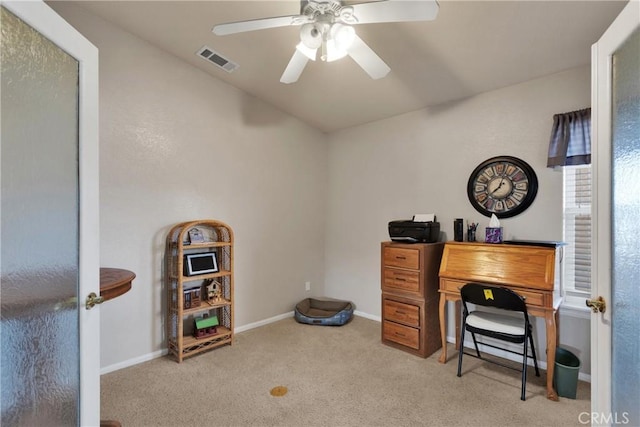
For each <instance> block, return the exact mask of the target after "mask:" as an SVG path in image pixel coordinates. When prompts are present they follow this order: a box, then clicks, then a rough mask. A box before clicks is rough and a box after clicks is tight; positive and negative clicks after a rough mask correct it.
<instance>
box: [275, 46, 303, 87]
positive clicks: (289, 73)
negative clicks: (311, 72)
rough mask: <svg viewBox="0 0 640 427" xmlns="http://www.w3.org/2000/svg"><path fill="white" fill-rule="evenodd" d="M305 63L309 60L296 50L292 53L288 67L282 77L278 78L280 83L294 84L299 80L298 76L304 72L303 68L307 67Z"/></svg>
mask: <svg viewBox="0 0 640 427" xmlns="http://www.w3.org/2000/svg"><path fill="white" fill-rule="evenodd" d="M307 62H309V58H307V57H306V55H305V54H304V53H302V52H300V51H299V50H298V49H296V51H295V52H294V53H293V56H292V57H291V60H290V61H289V65H287V68H286V69H285V70H284V73H282V77H280V83H286V84H289V83H295V82H297V81H298V78H300V74H302V71H303V70H304V67H306V66H307Z"/></svg>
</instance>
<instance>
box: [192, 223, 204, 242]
mask: <svg viewBox="0 0 640 427" xmlns="http://www.w3.org/2000/svg"><path fill="white" fill-rule="evenodd" d="M189 243H190V244H194V243H204V234H202V231H201V230H200V229H199V228H195V227H194V228H192V229H191V230H189Z"/></svg>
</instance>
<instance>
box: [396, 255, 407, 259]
mask: <svg viewBox="0 0 640 427" xmlns="http://www.w3.org/2000/svg"><path fill="white" fill-rule="evenodd" d="M396 259H407V257H406V256H397V257H396Z"/></svg>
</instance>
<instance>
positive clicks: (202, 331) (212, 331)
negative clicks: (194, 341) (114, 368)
mask: <svg viewBox="0 0 640 427" xmlns="http://www.w3.org/2000/svg"><path fill="white" fill-rule="evenodd" d="M194 323H195V326H196V328H195V331H194V332H193V335H194V336H195V337H196V338H206V337H210V336H212V335H216V334H217V333H218V325H220V322H219V321H218V316H201V317H196V318H195V319H194Z"/></svg>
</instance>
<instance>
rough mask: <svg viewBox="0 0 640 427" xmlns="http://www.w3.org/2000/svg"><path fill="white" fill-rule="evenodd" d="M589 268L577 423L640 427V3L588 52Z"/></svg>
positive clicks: (634, 1) (628, 9)
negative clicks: (587, 406)
mask: <svg viewBox="0 0 640 427" xmlns="http://www.w3.org/2000/svg"><path fill="white" fill-rule="evenodd" d="M591 52H592V100H591V106H592V113H593V114H592V125H593V127H592V129H593V133H592V142H593V144H592V149H593V152H594V154H595V155H594V156H592V159H593V180H594V183H595V185H594V186H593V190H594V193H593V196H594V203H593V206H594V211H593V219H594V221H593V225H594V230H593V231H594V233H593V235H594V236H595V241H594V243H595V244H594V248H595V253H594V269H593V270H592V271H593V272H592V275H593V276H592V283H593V286H592V298H593V299H594V300H595V299H597V298H599V297H602V298H603V299H604V301H605V302H606V309H605V310H604V312H602V313H594V314H593V315H592V318H591V360H592V361H593V362H592V368H591V380H592V381H591V414H589V416H588V417H587V416H585V414H581V419H580V420H579V421H580V422H581V423H583V424H586V423H589V422H590V423H591V424H592V425H633V426H637V425H640V405H638V402H640V371H639V370H638V366H640V352H639V351H638V349H639V348H640V334H639V333H638V330H640V316H638V311H637V310H638V306H639V305H640V292H639V291H638V280H637V279H638V276H639V275H640V261H639V260H640V244H639V242H640V239H638V236H640V227H639V226H638V218H639V217H640V184H639V183H640V2H638V1H637V0H631V1H630V2H629V3H628V4H627V6H625V8H624V10H623V11H622V12H621V13H620V15H619V16H618V17H617V18H616V20H615V21H614V22H613V24H611V26H610V27H609V28H608V29H607V31H606V32H605V34H604V35H603V36H602V37H601V38H600V40H599V41H598V42H597V43H596V44H594V45H593V47H592V50H591Z"/></svg>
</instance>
